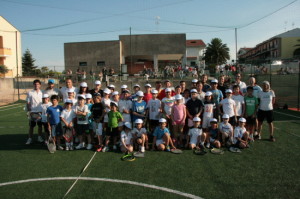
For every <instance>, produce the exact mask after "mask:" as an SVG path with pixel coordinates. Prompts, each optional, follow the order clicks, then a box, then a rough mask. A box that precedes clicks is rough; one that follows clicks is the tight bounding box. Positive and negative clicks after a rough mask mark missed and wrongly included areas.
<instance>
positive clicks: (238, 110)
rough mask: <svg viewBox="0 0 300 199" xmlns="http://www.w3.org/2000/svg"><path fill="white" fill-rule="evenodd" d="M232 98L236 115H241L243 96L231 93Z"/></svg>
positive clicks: (243, 102)
mask: <svg viewBox="0 0 300 199" xmlns="http://www.w3.org/2000/svg"><path fill="white" fill-rule="evenodd" d="M232 99H233V100H234V101H235V111H236V115H237V116H242V113H243V106H242V105H243V104H245V101H244V97H243V96H241V95H232Z"/></svg>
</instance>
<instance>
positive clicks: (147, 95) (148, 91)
mask: <svg viewBox="0 0 300 199" xmlns="http://www.w3.org/2000/svg"><path fill="white" fill-rule="evenodd" d="M151 99H152V94H151V84H145V93H144V97H143V100H144V101H145V102H146V103H147V104H148V102H149V100H151Z"/></svg>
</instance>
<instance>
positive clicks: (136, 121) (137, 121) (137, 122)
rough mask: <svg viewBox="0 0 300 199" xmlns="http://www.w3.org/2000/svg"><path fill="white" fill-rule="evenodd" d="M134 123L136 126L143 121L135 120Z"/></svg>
mask: <svg viewBox="0 0 300 199" xmlns="http://www.w3.org/2000/svg"><path fill="white" fill-rule="evenodd" d="M134 123H136V124H142V123H143V120H142V119H136V120H135V121H134Z"/></svg>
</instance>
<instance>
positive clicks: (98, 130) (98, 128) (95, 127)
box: [93, 122, 103, 135]
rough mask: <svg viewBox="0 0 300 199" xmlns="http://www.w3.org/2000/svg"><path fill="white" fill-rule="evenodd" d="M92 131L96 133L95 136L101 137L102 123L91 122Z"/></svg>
mask: <svg viewBox="0 0 300 199" xmlns="http://www.w3.org/2000/svg"><path fill="white" fill-rule="evenodd" d="M93 130H94V132H95V133H96V135H102V134H103V125H102V123H97V122H93Z"/></svg>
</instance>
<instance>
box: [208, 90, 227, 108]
mask: <svg viewBox="0 0 300 199" xmlns="http://www.w3.org/2000/svg"><path fill="white" fill-rule="evenodd" d="M210 92H212V96H213V97H214V98H213V99H214V103H215V104H216V105H218V104H219V102H220V101H221V99H223V98H224V96H223V93H222V91H220V90H218V89H216V90H210Z"/></svg>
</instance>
